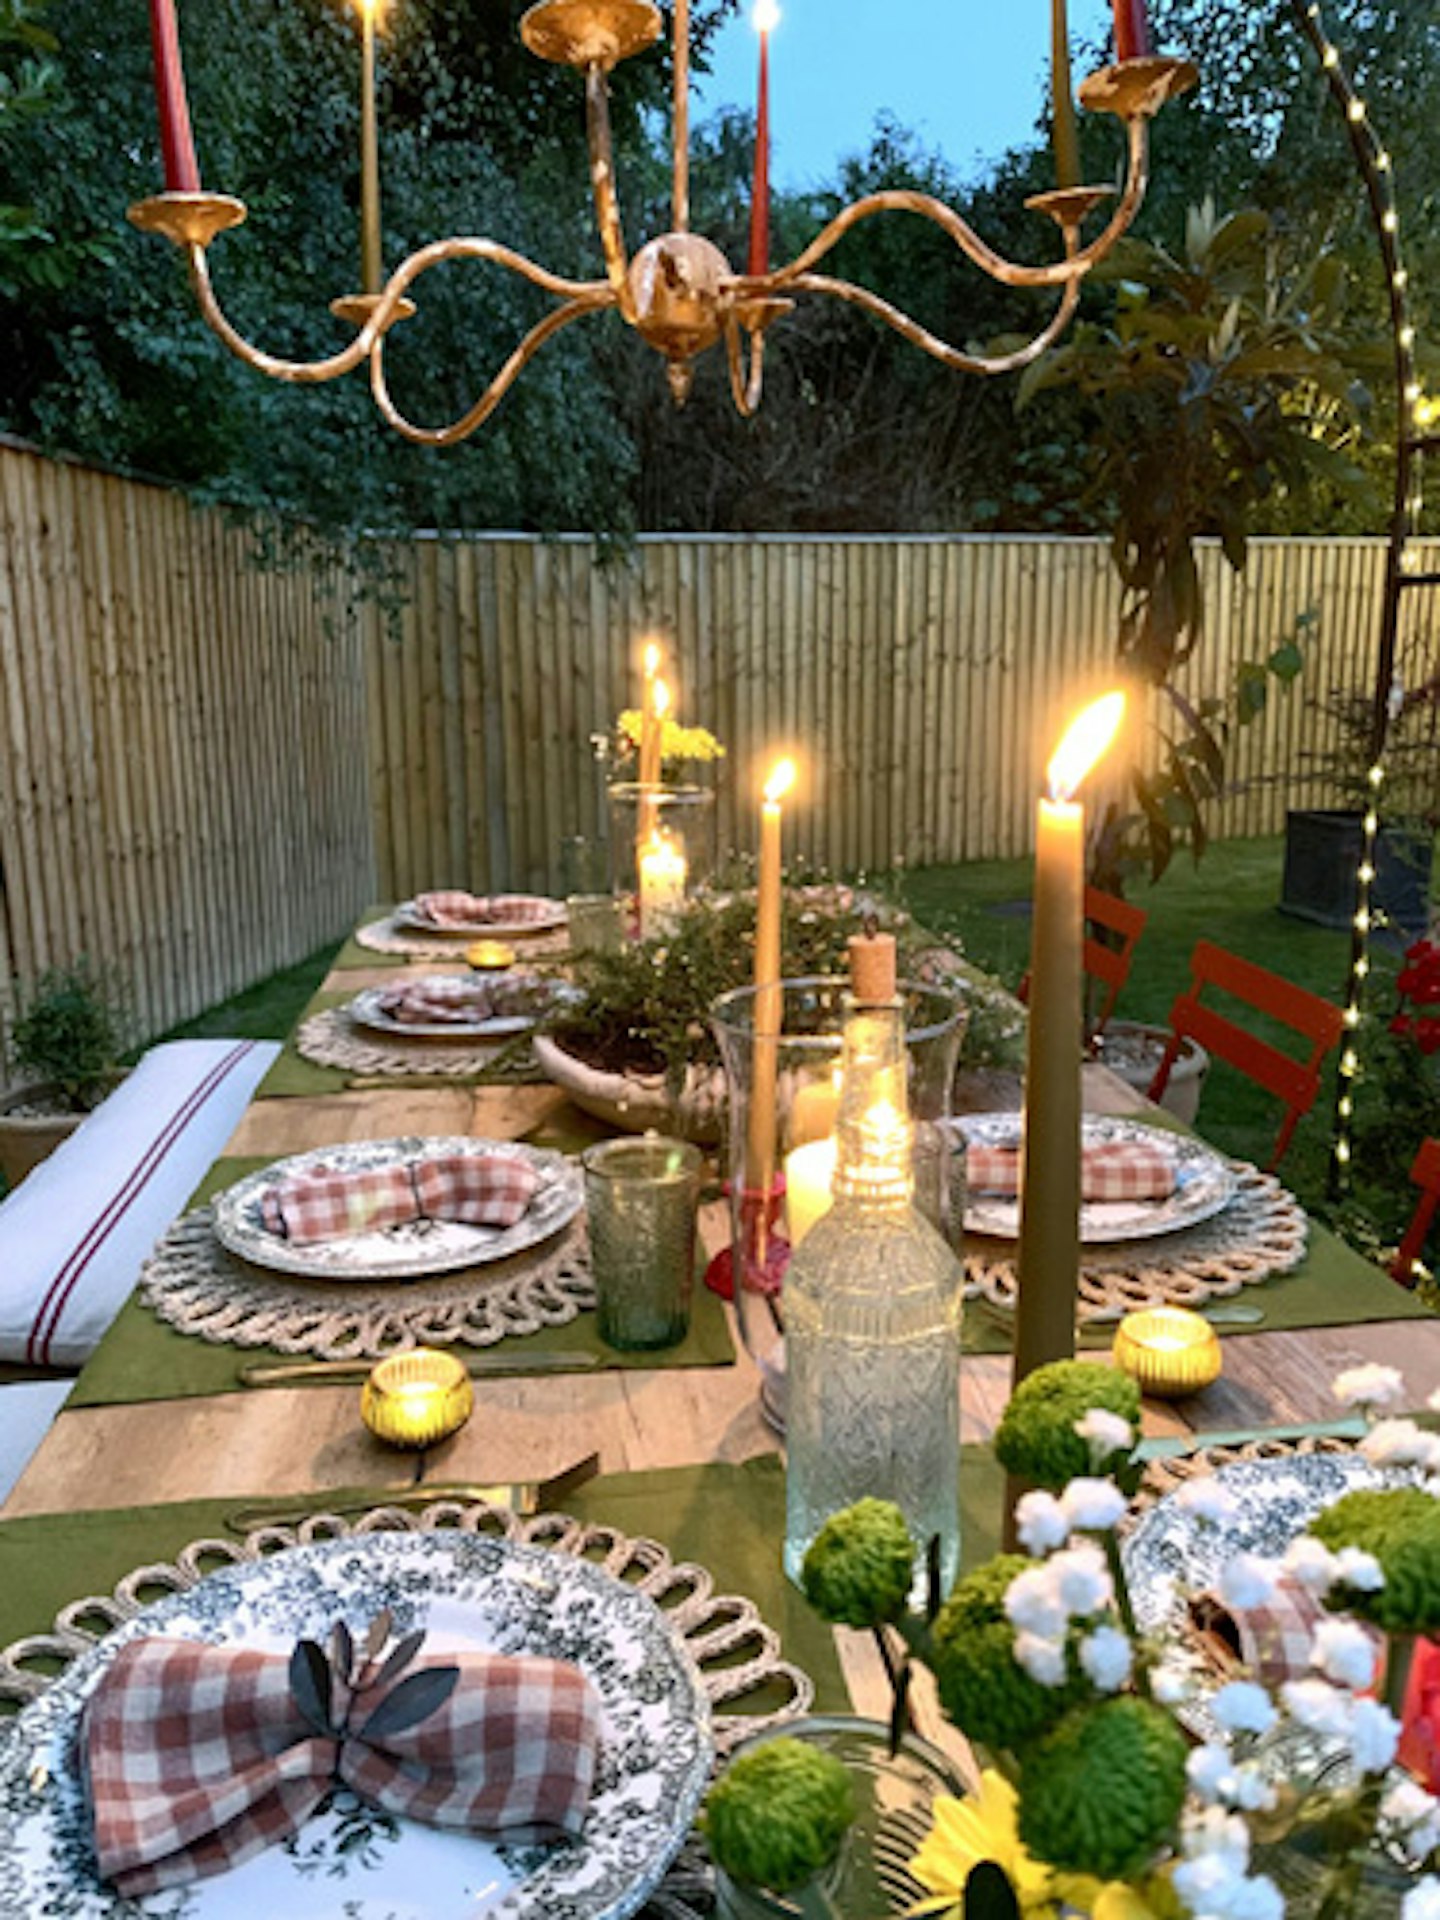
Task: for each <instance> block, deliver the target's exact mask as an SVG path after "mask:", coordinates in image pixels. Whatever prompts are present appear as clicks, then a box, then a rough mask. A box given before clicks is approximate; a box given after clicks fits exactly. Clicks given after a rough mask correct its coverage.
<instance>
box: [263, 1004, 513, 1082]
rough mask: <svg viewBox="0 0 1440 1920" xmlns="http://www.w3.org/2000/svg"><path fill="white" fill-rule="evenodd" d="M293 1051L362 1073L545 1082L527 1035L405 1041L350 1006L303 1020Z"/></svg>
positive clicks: (329, 1009)
mask: <svg viewBox="0 0 1440 1920" xmlns="http://www.w3.org/2000/svg"><path fill="white" fill-rule="evenodd" d="M295 1050H296V1052H297V1053H299V1054H301V1055H302V1056H303V1057H304V1058H305V1059H306V1060H310V1061H313V1062H314V1064H315V1065H316V1066H317V1067H340V1068H342V1069H343V1070H344V1071H345V1072H347V1073H354V1074H360V1075H367V1074H373V1075H375V1076H377V1077H379V1076H383V1075H385V1074H403V1075H404V1076H405V1077H406V1078H407V1079H408V1078H410V1077H411V1076H412V1075H414V1074H426V1075H430V1074H433V1075H434V1076H435V1077H436V1078H437V1079H448V1080H492V1081H520V1080H534V1081H543V1080H544V1078H545V1075H544V1074H543V1073H542V1072H541V1070H540V1066H539V1063H538V1062H537V1061H536V1058H535V1055H534V1054H533V1053H532V1052H531V1050H530V1039H529V1035H528V1034H518V1035H511V1036H510V1037H509V1038H507V1039H503V1040H466V1041H458V1040H448V1041H447V1040H439V1039H434V1040H407V1039H406V1038H405V1037H404V1036H403V1035H401V1034H384V1033H379V1032H377V1031H376V1030H375V1029H374V1028H373V1027H366V1026H362V1025H361V1023H360V1022H359V1021H358V1020H356V1019H355V1017H354V1015H353V1014H352V1013H351V1012H350V1009H349V1008H348V1007H326V1008H324V1009H322V1011H321V1012H319V1013H312V1014H311V1015H310V1016H309V1018H308V1019H306V1020H302V1021H301V1023H300V1025H299V1027H298V1028H297V1029H296V1033H295Z"/></svg>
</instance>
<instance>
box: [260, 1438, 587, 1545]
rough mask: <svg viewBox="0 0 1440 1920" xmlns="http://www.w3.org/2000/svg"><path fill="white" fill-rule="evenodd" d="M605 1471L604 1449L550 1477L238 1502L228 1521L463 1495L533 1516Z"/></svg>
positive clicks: (288, 1522) (292, 1519) (273, 1520)
mask: <svg viewBox="0 0 1440 1920" xmlns="http://www.w3.org/2000/svg"><path fill="white" fill-rule="evenodd" d="M599 1471H600V1456H599V1454H598V1453H587V1454H586V1455H585V1457H584V1459H583V1460H577V1461H576V1462H575V1463H574V1465H573V1466H569V1467H564V1468H562V1469H561V1471H560V1472H559V1473H555V1474H551V1475H550V1477H549V1478H548V1479H546V1480H513V1481H498V1482H495V1483H494V1484H492V1485H486V1484H484V1483H482V1482H480V1481H477V1480H432V1481H430V1482H428V1483H427V1482H426V1481H424V1480H420V1481H416V1482H415V1483H414V1484H413V1485H410V1486H402V1487H376V1488H374V1489H373V1490H371V1491H369V1492H367V1493H365V1494H364V1495H363V1496H361V1497H358V1498H357V1497H356V1496H355V1495H353V1494H352V1495H351V1496H350V1497H349V1498H347V1499H343V1500H338V1501H337V1500H333V1499H327V1498H326V1496H325V1495H324V1494H323V1493H316V1494H312V1495H309V1496H307V1500H306V1504H303V1505H302V1504H299V1503H295V1504H292V1505H290V1506H286V1505H284V1504H283V1499H284V1496H283V1495H282V1496H281V1498H280V1503H271V1502H267V1501H258V1500H257V1501H256V1502H255V1503H254V1504H253V1505H251V1506H246V1507H237V1508H236V1510H235V1511H234V1512H233V1513H227V1514H226V1516H225V1525H226V1527H227V1528H228V1529H229V1530H230V1532H232V1533H242V1534H243V1533H253V1532H254V1531H255V1529H256V1528H257V1527H293V1526H298V1525H299V1524H300V1522H301V1521H302V1520H308V1519H309V1518H310V1517H311V1515H312V1514H316V1513H333V1514H336V1515H338V1516H339V1517H341V1518H342V1519H344V1518H348V1517H350V1516H351V1515H353V1514H357V1513H369V1512H370V1511H371V1509H372V1508H374V1507H428V1506H433V1505H434V1503H435V1502H436V1501H437V1500H461V1501H464V1502H465V1504H466V1505H467V1506H469V1505H473V1504H474V1503H475V1502H477V1501H485V1502H487V1503H488V1504H489V1505H490V1506H492V1507H508V1508H509V1509H510V1511H511V1512H512V1513H516V1514H519V1515H521V1517H522V1518H526V1519H528V1518H529V1517H530V1516H531V1515H532V1514H536V1513H539V1512H540V1511H541V1510H542V1509H543V1508H546V1507H552V1506H554V1505H555V1503H556V1502H557V1501H559V1500H563V1499H565V1498H566V1497H567V1496H568V1495H570V1494H572V1493H573V1492H574V1491H575V1489H576V1488H577V1487H583V1486H584V1485H585V1483H586V1481H587V1480H593V1479H594V1478H595V1476H596V1474H597V1473H598V1472H599Z"/></svg>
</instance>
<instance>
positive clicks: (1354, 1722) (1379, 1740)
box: [1350, 1700, 1400, 1773]
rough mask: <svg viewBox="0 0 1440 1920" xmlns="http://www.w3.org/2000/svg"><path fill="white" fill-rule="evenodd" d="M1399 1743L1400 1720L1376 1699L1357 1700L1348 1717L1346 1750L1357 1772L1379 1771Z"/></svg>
mask: <svg viewBox="0 0 1440 1920" xmlns="http://www.w3.org/2000/svg"><path fill="white" fill-rule="evenodd" d="M1399 1744H1400V1722H1399V1721H1398V1720H1397V1719H1396V1718H1395V1716H1394V1714H1393V1713H1391V1712H1390V1710H1389V1708H1388V1707H1382V1706H1381V1704H1380V1702H1379V1701H1378V1700H1357V1701H1356V1702H1355V1709H1354V1712H1353V1713H1352V1714H1351V1717H1350V1751H1351V1753H1352V1754H1353V1755H1354V1758H1355V1765H1356V1766H1357V1767H1358V1768H1359V1770H1360V1771H1361V1773H1383V1772H1384V1771H1385V1769H1386V1767H1388V1766H1389V1764H1390V1762H1391V1761H1392V1760H1393V1759H1394V1758H1395V1749H1396V1748H1397V1747H1398V1746H1399Z"/></svg>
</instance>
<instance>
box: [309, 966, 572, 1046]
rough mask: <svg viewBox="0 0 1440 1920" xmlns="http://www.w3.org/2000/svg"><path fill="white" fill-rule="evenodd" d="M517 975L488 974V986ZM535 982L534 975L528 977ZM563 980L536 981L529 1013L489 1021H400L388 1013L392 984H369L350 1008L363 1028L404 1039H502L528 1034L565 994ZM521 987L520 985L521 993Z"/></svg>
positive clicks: (446, 976) (419, 982) (419, 983)
mask: <svg viewBox="0 0 1440 1920" xmlns="http://www.w3.org/2000/svg"><path fill="white" fill-rule="evenodd" d="M435 977H436V978H438V979H451V978H453V975H450V974H440V975H436V976H435ZM512 977H513V976H512V975H511V974H509V973H493V974H490V975H489V976H487V978H486V981H485V985H486V987H487V988H491V987H500V988H503V987H504V986H505V984H506V982H507V981H508V980H510V979H511V978H512ZM528 977H529V978H530V979H531V980H532V981H534V976H533V975H532V976H528ZM407 984H413V985H415V986H417V987H423V986H425V985H427V984H428V981H427V979H426V978H421V979H417V980H415V981H414V982H413V983H407ZM562 984H563V983H561V982H559V981H544V982H540V981H534V992H533V994H532V996H531V998H532V999H533V1001H534V1006H533V1009H532V1011H531V1012H529V1013H504V1014H496V1015H495V1016H494V1017H493V1018H491V1019H488V1020H431V1021H424V1020H397V1019H396V1017H395V1015H394V1014H393V1013H387V1012H386V1010H385V1006H384V1002H385V1001H386V1000H387V999H389V998H391V997H392V996H393V995H394V994H395V993H396V992H397V991H398V989H397V988H396V987H393V986H389V987H366V988H365V989H364V991H363V992H361V993H357V994H356V996H355V998H354V999H353V1000H352V1001H351V1002H350V1005H349V1007H348V1009H347V1011H348V1012H349V1014H350V1017H351V1018H352V1019H353V1020H356V1021H358V1022H359V1024H360V1025H361V1026H362V1027H371V1028H373V1029H374V1031H375V1032H376V1033H389V1034H393V1035H395V1037H396V1038H397V1039H404V1040H499V1039H502V1038H503V1037H504V1036H505V1035H506V1034H511V1033H524V1032H525V1031H526V1029H527V1028H529V1027H533V1026H534V1025H535V1022H536V1021H537V1020H538V1019H539V1018H540V1017H541V1015H542V1014H543V1013H544V1012H545V1011H546V1009H547V1007H548V1006H549V1004H550V1002H551V1001H552V1000H554V999H556V998H559V997H561V996H560V994H559V992H558V989H559V988H560V987H561V985H562ZM519 991H521V989H519V988H517V993H518V992H519Z"/></svg>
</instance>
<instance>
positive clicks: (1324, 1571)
mask: <svg viewBox="0 0 1440 1920" xmlns="http://www.w3.org/2000/svg"><path fill="white" fill-rule="evenodd" d="M1284 1566H1285V1571H1286V1573H1288V1574H1289V1575H1290V1578H1291V1579H1292V1580H1298V1581H1299V1582H1300V1585H1301V1586H1302V1587H1306V1588H1308V1589H1309V1591H1310V1592H1311V1593H1316V1594H1326V1593H1328V1592H1329V1591H1330V1589H1331V1587H1333V1586H1334V1584H1335V1582H1336V1581H1337V1580H1338V1579H1339V1578H1340V1567H1339V1562H1338V1561H1337V1559H1336V1557H1335V1555H1334V1554H1333V1553H1331V1551H1330V1549H1329V1548H1328V1547H1327V1546H1326V1545H1325V1542H1324V1541H1323V1540H1317V1539H1315V1537H1314V1536H1313V1534H1308V1533H1302V1534H1298V1535H1297V1536H1296V1537H1295V1539H1293V1540H1292V1541H1291V1542H1290V1544H1289V1546H1288V1547H1287V1548H1286V1549H1285V1561H1284Z"/></svg>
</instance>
